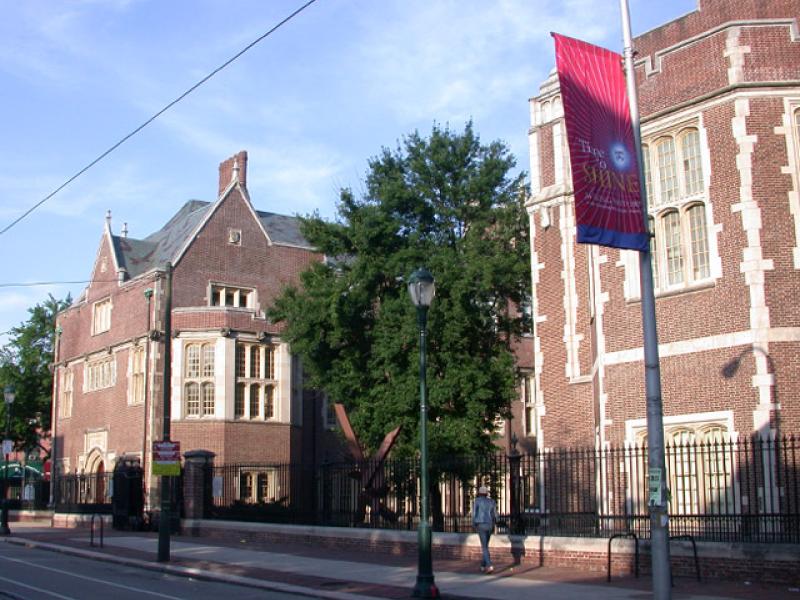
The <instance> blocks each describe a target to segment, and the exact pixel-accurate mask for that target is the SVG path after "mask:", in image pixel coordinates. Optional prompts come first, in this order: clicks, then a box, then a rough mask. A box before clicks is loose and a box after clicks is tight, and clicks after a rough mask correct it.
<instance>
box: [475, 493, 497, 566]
mask: <svg viewBox="0 0 800 600" xmlns="http://www.w3.org/2000/svg"><path fill="white" fill-rule="evenodd" d="M496 521H497V505H496V504H495V503H494V500H492V499H491V498H489V490H488V489H487V488H486V486H485V485H482V486H481V487H479V488H478V497H477V498H475V503H474V504H473V505H472V525H473V526H474V527H475V531H477V533H478V538H480V540H481V553H482V556H481V573H491V572H492V571H494V567H493V566H492V559H491V557H490V556H489V539H490V538H491V537H492V533H494V524H495V522H496Z"/></svg>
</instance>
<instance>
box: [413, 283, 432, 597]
mask: <svg viewBox="0 0 800 600" xmlns="http://www.w3.org/2000/svg"><path fill="white" fill-rule="evenodd" d="M408 292H409V293H410V294H411V302H412V303H413V304H414V306H416V307H417V324H418V325H419V396H420V402H419V446H420V488H421V490H420V504H421V507H420V518H419V530H418V544H419V563H418V567H417V583H416V584H415V585H414V592H413V595H414V597H415V598H438V597H439V589H438V588H437V587H436V584H435V583H434V581H433V559H432V556H431V524H430V521H429V519H428V492H429V486H428V404H427V389H426V387H425V366H426V363H425V338H426V328H427V325H428V308H429V307H430V305H431V302H432V301H433V296H434V293H435V285H434V281H433V275H431V274H430V272H429V271H428V270H427V269H424V268H419V269H417V270H416V271H414V272H413V273H412V274H411V277H410V278H409V280H408Z"/></svg>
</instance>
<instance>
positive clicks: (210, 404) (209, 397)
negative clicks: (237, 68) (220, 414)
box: [203, 383, 214, 417]
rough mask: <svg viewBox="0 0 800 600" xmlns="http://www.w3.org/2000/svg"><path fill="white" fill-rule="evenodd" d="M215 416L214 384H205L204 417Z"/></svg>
mask: <svg viewBox="0 0 800 600" xmlns="http://www.w3.org/2000/svg"><path fill="white" fill-rule="evenodd" d="M213 414H214V384H213V383H204V384H203V416H204V417H209V416H213Z"/></svg>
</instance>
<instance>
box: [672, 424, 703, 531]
mask: <svg viewBox="0 0 800 600" xmlns="http://www.w3.org/2000/svg"><path fill="white" fill-rule="evenodd" d="M666 441H667V449H666V459H667V461H668V464H667V472H668V473H669V475H670V482H669V483H670V485H669V487H670V491H671V499H670V503H669V504H670V507H669V512H670V513H671V514H676V515H695V514H697V512H698V496H697V449H696V447H695V435H694V432H693V431H691V430H688V429H679V430H677V431H673V432H670V434H669V436H668V437H667V440H666Z"/></svg>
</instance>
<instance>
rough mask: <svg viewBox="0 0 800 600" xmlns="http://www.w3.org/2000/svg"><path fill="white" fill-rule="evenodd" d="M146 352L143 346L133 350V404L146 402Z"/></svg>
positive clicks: (131, 398) (131, 399) (131, 393)
mask: <svg viewBox="0 0 800 600" xmlns="http://www.w3.org/2000/svg"><path fill="white" fill-rule="evenodd" d="M144 378H145V354H144V348H143V347H142V346H136V347H134V348H133V350H131V382H130V385H131V392H130V402H131V404H141V403H142V402H144Z"/></svg>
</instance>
